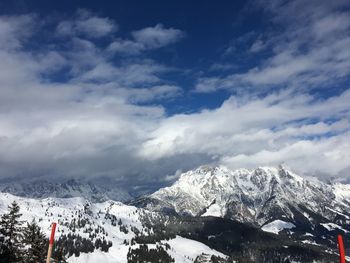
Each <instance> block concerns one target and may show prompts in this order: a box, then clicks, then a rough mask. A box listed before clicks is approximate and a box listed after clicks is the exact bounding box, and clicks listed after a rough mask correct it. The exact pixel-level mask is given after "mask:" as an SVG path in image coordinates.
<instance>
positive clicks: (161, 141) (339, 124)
mask: <svg viewBox="0 0 350 263" xmlns="http://www.w3.org/2000/svg"><path fill="white" fill-rule="evenodd" d="M349 99H350V92H349V90H348V91H346V92H344V93H343V94H341V95H340V96H338V97H332V98H329V99H327V100H314V98H312V97H311V96H308V95H304V94H299V95H293V94H292V93H290V92H282V93H277V94H271V95H269V96H267V97H265V98H263V99H256V98H250V99H248V100H240V99H239V98H238V97H232V98H231V99H230V100H228V101H226V102H225V103H224V104H223V105H222V106H221V107H220V108H218V109H215V110H212V111H203V112H201V113H197V114H188V115H176V116H173V117H170V118H167V119H164V120H163V121H162V122H161V124H160V126H159V128H158V129H156V130H155V131H154V132H153V133H152V134H151V136H150V138H149V139H148V141H146V142H145V143H144V144H143V147H142V148H141V151H140V154H141V155H142V156H144V157H145V158H150V159H154V158H155V159H157V158H164V157H169V156H176V155H181V154H184V153H191V154H193V155H196V154H208V155H210V156H212V157H213V158H214V160H216V161H215V162H216V163H224V164H226V165H229V166H230V167H232V168H239V167H245V166H248V167H254V166H257V165H269V164H273V165H277V164H279V163H281V162H286V163H287V164H289V165H291V166H292V167H293V168H294V169H296V170H298V171H302V172H304V173H314V172H319V171H321V172H324V173H328V174H337V173H338V172H340V171H341V170H343V169H345V168H347V167H348V166H349V163H350V156H349V155H348V152H347V149H348V147H349V144H348V143H345V142H346V140H347V139H349V136H350V134H349V130H350V123H349V118H350V105H349V104H348V101H349ZM335 116H336V118H339V121H334V120H333V121H332V122H330V123H327V122H328V121H329V120H331V119H334V118H335ZM315 119H317V121H316V122H315V123H311V124H309V123H308V122H310V121H311V120H315ZM301 120H304V121H301ZM326 158H329V159H328V161H324V160H325V159H326ZM303 160H306V161H307V162H308V163H307V165H304V166H300V165H301V162H302V161H303ZM322 161H323V164H324V165H320V164H319V162H322ZM326 166H327V167H326Z"/></svg>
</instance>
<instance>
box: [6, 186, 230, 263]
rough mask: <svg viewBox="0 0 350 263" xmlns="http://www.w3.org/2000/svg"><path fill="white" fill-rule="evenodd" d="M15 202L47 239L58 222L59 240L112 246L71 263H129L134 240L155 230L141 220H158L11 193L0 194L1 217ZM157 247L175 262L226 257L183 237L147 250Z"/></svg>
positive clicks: (134, 211) (109, 206) (82, 202)
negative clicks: (206, 255)
mask: <svg viewBox="0 0 350 263" xmlns="http://www.w3.org/2000/svg"><path fill="white" fill-rule="evenodd" d="M13 201H16V202H17V203H18V204H19V206H20V208H21V213H22V214H23V215H22V219H23V220H25V221H27V222H29V221H31V220H32V219H35V220H36V221H37V222H38V224H39V225H40V226H41V228H42V229H43V230H44V232H45V233H46V234H47V236H48V235H49V233H50V225H51V223H52V222H57V223H58V227H57V232H56V240H60V238H62V237H63V236H67V235H68V234H69V233H70V235H74V237H75V240H77V237H78V236H80V237H81V238H82V240H84V238H85V239H86V241H81V242H80V243H81V244H80V243H79V244H78V242H77V241H75V242H76V243H75V246H81V248H82V249H81V250H82V251H83V250H84V246H87V245H88V244H90V243H89V242H91V244H94V245H95V244H96V243H95V242H96V240H98V239H100V240H102V241H104V240H105V241H106V242H105V244H107V247H109V246H110V247H109V249H108V252H103V251H102V250H103V249H101V248H98V249H94V251H93V252H90V253H83V252H80V253H79V255H78V256H76V255H74V254H75V252H74V253H73V255H71V256H69V258H68V262H74V263H80V262H81V263H89V262H90V263H96V262H103V263H117V262H127V254H128V251H129V249H136V248H138V247H139V246H140V245H139V244H135V243H133V242H132V240H133V239H135V238H136V236H137V235H138V236H140V235H145V236H147V235H149V234H150V233H151V232H152V229H148V228H146V227H145V226H144V225H143V223H142V218H143V217H146V216H147V214H149V216H151V217H152V218H157V214H156V213H154V212H148V211H145V210H143V209H140V208H136V207H133V206H127V205H124V204H122V203H120V202H115V201H107V202H103V203H91V202H90V201H87V200H86V199H83V198H67V199H60V198H47V199H41V200H39V199H30V198H23V197H17V196H13V195H11V194H8V193H0V214H3V213H5V212H6V211H7V207H8V205H9V204H11V203H12V202H13ZM79 240H80V239H79ZM58 242H59V241H58ZM132 243H133V244H132ZM166 244H167V245H166ZM156 246H161V247H163V248H164V250H165V251H166V252H167V253H168V254H169V255H170V256H171V257H172V258H174V259H175V261H176V262H193V261H194V260H195V259H196V258H197V257H198V256H199V255H201V254H203V253H204V254H208V255H217V256H220V257H225V255H224V254H222V253H219V252H217V251H215V250H213V249H210V248H209V247H208V246H206V245H204V244H202V243H200V242H197V241H194V240H190V239H187V238H183V237H181V236H176V237H175V238H172V239H170V240H162V241H158V242H154V244H149V245H148V249H152V248H156ZM166 247H167V248H166Z"/></svg>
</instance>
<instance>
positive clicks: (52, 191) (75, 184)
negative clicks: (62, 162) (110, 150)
mask: <svg viewBox="0 0 350 263" xmlns="http://www.w3.org/2000/svg"><path fill="white" fill-rule="evenodd" d="M0 192H3V193H10V194H13V195H17V196H21V197H29V198H40V199H42V198H48V197H57V198H71V197H83V198H85V199H87V200H91V201H93V202H103V201H107V200H116V201H130V200H131V199H132V196H131V195H130V194H129V192H128V191H126V190H124V189H123V188H121V187H117V186H115V184H111V185H108V184H107V185H106V184H104V185H101V184H96V183H93V182H85V181H80V180H75V179H70V180H66V181H63V182H49V181H46V180H35V181H31V182H7V183H2V184H1V183H0Z"/></svg>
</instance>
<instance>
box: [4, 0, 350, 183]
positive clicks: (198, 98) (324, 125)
mask: <svg viewBox="0 0 350 263" xmlns="http://www.w3.org/2000/svg"><path fill="white" fill-rule="evenodd" d="M349 84H350V2H349V1H348V0H334V1H326V0H317V1H316V0H310V1H303V0H294V1H286V0H272V1H262V0H248V1H220V2H214V1H182V0H178V1H154V0H150V1H135V0H128V1H87V0H84V1H66V0H61V1H42V0H35V1H19V0H17V1H16V0H12V1H7V0H3V1H1V2H0V178H2V179H4V178H9V179H14V180H20V179H23V180H32V179H37V178H45V179H49V180H60V179H62V178H87V179H89V178H109V179H112V180H114V181H115V182H116V184H120V185H125V186H126V187H130V188H134V189H136V188H138V187H144V188H149V189H150V188H156V187H158V186H160V185H166V184H168V183H170V182H172V181H173V180H174V179H176V178H177V176H178V175H179V173H180V172H182V171H186V170H189V169H193V168H196V167H198V166H200V165H205V164H209V165H225V166H227V167H228V168H231V169H237V168H243V167H244V168H255V167H258V166H270V165H278V164H282V163H283V164H285V165H287V166H288V167H290V168H291V169H292V170H294V171H295V172H298V173H300V174H302V175H308V176H309V175H311V176H317V177H319V178H322V179H329V178H331V177H336V178H339V179H340V180H342V179H346V178H349V173H350V89H349V88H350V85H349Z"/></svg>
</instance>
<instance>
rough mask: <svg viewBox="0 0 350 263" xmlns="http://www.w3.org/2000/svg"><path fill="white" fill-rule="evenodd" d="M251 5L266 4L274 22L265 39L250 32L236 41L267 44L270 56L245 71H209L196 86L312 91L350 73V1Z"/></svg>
mask: <svg viewBox="0 0 350 263" xmlns="http://www.w3.org/2000/svg"><path fill="white" fill-rule="evenodd" d="M250 5H251V6H254V8H259V9H263V10H264V11H265V12H266V15H265V18H266V19H269V20H270V21H271V22H272V24H273V27H272V28H271V29H270V30H266V31H267V32H266V33H265V36H264V35H263V38H264V39H266V41H265V42H263V41H262V40H261V39H262V36H261V35H259V36H257V39H256V40H255V42H253V44H250V41H251V40H250V38H251V34H250V35H249V34H246V35H248V36H249V38H248V40H249V41H248V40H247V37H245V36H246V35H244V36H243V37H241V38H239V39H238V40H237V41H238V42H240V43H241V42H242V41H245V45H246V46H247V48H248V51H250V52H257V51H260V50H262V49H267V50H268V51H269V53H271V55H268V56H266V57H265V58H264V59H262V60H258V61H254V63H253V65H254V66H252V67H251V68H249V69H248V70H244V71H243V72H242V71H240V72H239V73H232V72H231V73H230V74H226V75H224V76H222V75H220V76H212V77H205V76H204V77H202V78H200V79H199V80H198V82H197V85H196V91H198V92H213V91H216V90H219V89H226V90H232V91H239V92H245V91H248V92H252V91H255V92H261V91H262V92H265V91H266V89H270V88H271V87H277V88H279V87H292V88H294V89H296V90H297V89H298V90H305V91H310V90H314V89H321V88H327V87H328V86H329V85H336V84H337V83H339V82H341V81H343V80H344V78H346V77H347V76H348V75H349V74H350V56H349V51H348V50H349V49H348V48H347V47H348V46H349V44H350V12H349V11H348V8H346V7H348V6H349V2H345V1H331V2H330V1H308V3H307V4H305V1H302V0H296V1H287V2H286V1H280V0H276V1H270V3H268V4H266V3H265V2H264V1H251V4H250ZM275 27H277V28H278V30H277V31H274V28H275ZM242 39H243V40H242ZM237 41H236V42H237ZM240 52H244V51H243V50H240ZM267 54H268V53H267ZM247 57H249V53H248V54H247ZM251 59H252V57H251Z"/></svg>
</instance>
